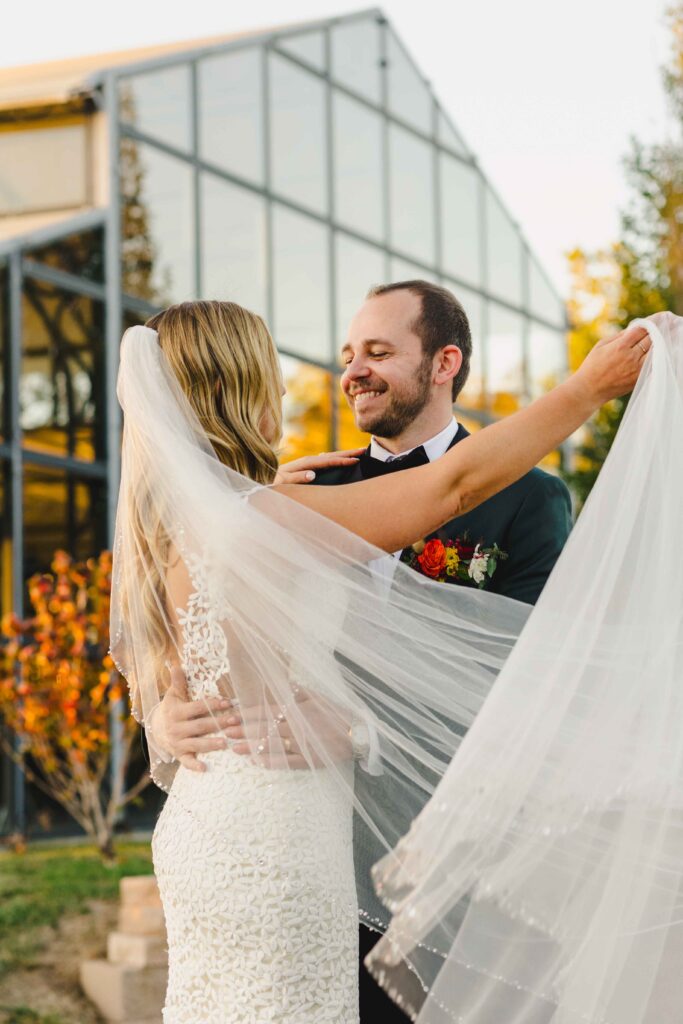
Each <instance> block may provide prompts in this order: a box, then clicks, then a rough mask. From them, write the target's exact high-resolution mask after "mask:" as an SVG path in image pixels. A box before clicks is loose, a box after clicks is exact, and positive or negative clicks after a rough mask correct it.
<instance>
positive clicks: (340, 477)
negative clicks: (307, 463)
mask: <svg viewBox="0 0 683 1024" xmlns="http://www.w3.org/2000/svg"><path fill="white" fill-rule="evenodd" d="M359 479H360V473H359V472H358V467H357V466H332V467H331V468H330V469H319V470H318V471H317V473H316V474H315V480H312V481H311V483H313V484H319V485H320V486H322V487H326V486H327V487H333V486H335V485H336V484H352V483H355V481H356V480H359Z"/></svg>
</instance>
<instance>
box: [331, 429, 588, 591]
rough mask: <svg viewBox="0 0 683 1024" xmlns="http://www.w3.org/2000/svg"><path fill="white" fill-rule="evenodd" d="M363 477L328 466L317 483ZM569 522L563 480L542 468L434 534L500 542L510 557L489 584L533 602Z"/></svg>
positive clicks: (351, 469) (484, 543)
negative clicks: (466, 536)
mask: <svg viewBox="0 0 683 1024" xmlns="http://www.w3.org/2000/svg"><path fill="white" fill-rule="evenodd" d="M468 436H469V434H468V431H467V430H465V428H464V427H463V426H460V427H459V429H458V432H457V434H456V435H455V437H454V438H453V441H452V442H451V444H450V445H449V448H452V447H453V445H456V444H458V442H459V441H462V440H463V438H465V437H468ZM368 454H369V449H368ZM397 472H400V470H398V471H397ZM362 478H363V477H362V471H361V468H360V466H351V467H342V468H339V469H328V470H324V471H323V472H321V473H318V475H317V476H316V479H315V483H317V484H321V485H323V486H324V485H334V484H347V483H354V482H356V481H358V480H362ZM571 527H572V519H571V501H570V498H569V491H568V490H567V488H566V486H565V485H564V483H563V482H562V481H561V480H559V479H558V478H557V477H554V476H551V475H550V474H549V473H545V472H543V470H541V469H532V470H531V472H530V473H527V474H526V475H525V476H523V477H522V478H521V479H520V480H518V481H517V482H516V483H514V484H511V486H510V487H506V488H505V489H504V490H503V491H500V492H499V493H498V494H495V495H494V496H493V497H492V498H489V499H488V501H484V502H482V504H481V505H479V506H478V507H477V508H475V509H474V510H473V511H472V512H467V513H466V514H465V515H464V516H457V517H456V518H455V519H452V520H451V521H450V522H449V523H446V524H445V526H442V527H441V529H440V530H437V532H436V533H434V534H431V535H430V536H431V537H439V538H440V539H441V540H442V541H446V540H457V539H458V538H461V539H462V538H463V537H464V535H465V534H467V535H468V537H469V540H470V542H471V543H472V544H477V543H481V545H482V547H492V546H493V544H497V545H498V547H499V548H502V550H503V551H505V552H507V555H508V557H507V559H505V560H501V561H500V562H499V563H498V566H497V568H496V571H495V572H494V574H493V576H492V578H491V579H490V580H487V583H486V589H487V590H490V591H492V592H493V593H495V594H503V595H505V596H506V597H513V598H515V599H516V600H517V601H525V602H526V603H527V604H535V603H536V601H537V600H538V598H539V595H540V593H541V591H542V590H543V587H544V586H545V582H546V580H547V579H548V576H549V575H550V573H551V572H552V569H553V566H554V565H555V562H556V561H557V559H558V558H559V556H560V552H561V551H562V548H563V547H564V545H565V542H566V540H567V537H568V536H569V532H570V530H571ZM446 585H447V586H448V585H450V584H446ZM464 585H466V584H464ZM473 585H474V584H473ZM453 586H463V584H453Z"/></svg>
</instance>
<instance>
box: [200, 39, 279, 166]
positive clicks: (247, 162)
mask: <svg viewBox="0 0 683 1024" xmlns="http://www.w3.org/2000/svg"><path fill="white" fill-rule="evenodd" d="M262 61H263V54H262V52H261V51H260V50H241V51H240V52H239V53H227V54H219V55H217V56H214V57H205V58H204V59H203V60H202V61H200V62H199V66H198V75H197V78H198V92H199V152H200V155H201V157H202V159H203V160H207V161H208V162H209V163H212V164H216V165H217V166H218V167H222V168H224V169H225V170H226V171H231V172H232V173H233V174H237V175H240V176H241V177H244V178H249V179H250V180H251V181H255V182H257V183H258V184H262V183H263V64H262Z"/></svg>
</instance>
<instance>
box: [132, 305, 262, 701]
mask: <svg viewBox="0 0 683 1024" xmlns="http://www.w3.org/2000/svg"><path fill="white" fill-rule="evenodd" d="M145 326H146V327H151V328H152V329H153V330H155V331H156V332H157V334H158V336H159V347H160V348H161V350H162V352H163V353H164V355H165V357H166V359H167V361H168V363H169V365H170V367H171V369H172V371H173V373H174V375H175V377H176V379H177V381H178V383H179V384H180V387H181V388H182V390H183V392H184V394H185V396H186V397H187V400H188V401H189V403H190V405H191V407H192V410H193V412H194V414H195V415H196V417H197V419H198V420H199V423H200V425H201V427H202V429H203V430H204V432H205V434H206V436H207V438H208V439H209V441H210V442H211V445H212V447H213V449H214V451H215V453H216V456H217V458H219V459H220V461H221V462H222V463H223V464H224V465H226V466H228V467H229V468H230V469H233V470H235V471H237V472H238V473H241V474H242V475H243V476H246V477H249V478H250V479H252V480H255V481H256V482H257V483H261V484H270V483H272V482H273V479H274V477H275V474H276V472H277V468H278V456H277V451H276V448H275V444H276V443H277V441H279V439H280V436H281V434H282V388H281V382H282V376H281V371H280V366H279V361H278V356H277V351H276V348H275V345H274V343H273V339H272V338H271V335H270V332H269V331H268V328H267V327H266V325H265V323H264V322H263V320H262V319H261V317H260V316H257V315H256V314H255V313H251V312H250V311H249V310H248V309H244V308H243V307H242V306H238V305H237V304H236V303H234V302H217V301H208V300H202V301H198V302H182V303H179V304H178V305H175V306H169V307H168V309H165V310H163V311H162V312H161V313H157V314H156V315H155V316H153V317H151V318H150V319H149V320H148V321H147V323H146V325H145ZM130 514H131V523H132V528H133V531H134V533H135V535H136V540H137V545H138V550H139V551H141V552H148V554H149V556H150V557H149V558H148V559H147V560H146V561H147V564H148V566H149V569H148V571H147V572H146V573H145V572H143V573H141V574H140V577H139V579H138V580H137V581H136V588H137V591H138V596H139V598H140V599H141V601H142V604H143V607H144V609H145V619H146V626H147V630H148V637H149V640H150V646H149V650H150V651H153V652H154V656H153V661H154V664H153V665H150V666H149V667H148V670H149V671H150V672H151V673H153V675H154V676H155V678H156V679H157V680H158V681H159V685H160V686H161V685H162V680H164V679H165V681H166V685H168V676H167V672H166V662H167V658H168V657H169V656H172V654H173V652H172V650H171V649H170V647H169V639H170V638H169V630H168V618H167V615H166V614H165V611H164V609H165V610H166V612H169V611H170V609H169V607H168V600H167V598H168V595H167V593H166V587H165V585H164V582H165V581H164V577H165V575H166V573H167V572H168V570H169V569H170V568H171V567H172V566H171V561H172V548H171V540H170V537H169V535H168V533H167V531H166V529H165V528H164V526H163V524H162V522H161V520H160V518H159V511H158V509H157V508H156V506H155V504H154V502H153V501H152V500H150V496H149V495H146V494H145V493H144V491H141V492H140V493H138V495H137V496H136V502H135V507H134V508H132V509H131V510H130ZM175 561H177V560H174V561H173V564H175ZM122 602H123V604H124V606H125V605H126V603H127V595H126V594H122ZM134 703H135V697H134Z"/></svg>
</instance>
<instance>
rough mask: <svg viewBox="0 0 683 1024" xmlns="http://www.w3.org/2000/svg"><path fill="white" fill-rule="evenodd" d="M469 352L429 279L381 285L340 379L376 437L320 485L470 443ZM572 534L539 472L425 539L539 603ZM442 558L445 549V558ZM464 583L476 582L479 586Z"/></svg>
mask: <svg viewBox="0 0 683 1024" xmlns="http://www.w3.org/2000/svg"><path fill="white" fill-rule="evenodd" d="M471 354H472V339H471V335H470V328H469V323H468V320H467V316H466V314H465V311H464V309H463V308H462V306H461V305H460V303H459V302H458V300H457V299H456V298H455V296H454V295H453V294H452V293H451V292H449V291H448V290H447V289H445V288H441V287H440V286H438V285H435V284H430V283H428V282H426V281H403V282H400V283H398V284H388V285H382V286H380V287H378V288H373V289H372V290H371V291H370V293H369V295H368V297H367V299H366V301H365V302H364V303H363V305H362V306H361V307H360V309H359V310H358V312H357V313H356V315H355V316H354V318H353V320H352V321H351V324H350V327H349V331H348V335H347V339H346V342H345V344H344V347H343V349H342V359H343V362H344V374H343V376H342V380H341V386H342V391H343V392H344V395H345V397H346V400H347V402H348V403H349V405H350V406H351V409H352V410H353V415H354V419H355V421H356V426H357V427H358V428H359V430H362V431H364V432H366V433H368V434H371V435H372V440H371V442H370V445H369V447H368V448H367V450H366V452H365V454H364V455H361V457H360V459H359V460H358V463H357V465H355V466H351V467H344V468H341V469H328V470H324V471H323V472H321V473H319V474H318V475H317V477H316V479H315V481H314V482H315V483H317V484H322V485H334V484H345V483H352V482H354V481H356V480H363V479H367V478H368V477H372V476H377V475H379V474H382V473H393V472H400V471H401V470H402V469H408V468H409V467H411V466H418V465H421V464H422V463H425V462H432V461H433V460H434V459H438V458H439V457H440V456H441V455H443V454H445V452H447V451H448V450H449V449H450V448H452V447H453V446H454V445H456V444H458V443H459V442H460V441H462V440H463V438H465V437H467V436H468V431H467V430H466V429H465V428H464V427H463V426H462V424H459V423H458V422H457V421H456V420H455V419H454V418H453V403H454V402H455V401H456V400H457V398H458V395H459V394H460V392H461V391H462V388H463V387H464V385H465V382H466V380H467V377H468V374H469V366H470V358H471ZM570 529H571V503H570V499H569V492H568V490H567V488H566V487H565V485H564V484H563V483H562V481H561V480H559V479H557V477H553V476H550V474H548V473H545V472H543V471H542V470H540V469H533V470H532V471H531V472H530V473H527V475H526V476H524V477H522V479H521V480H518V481H517V483H515V484H512V485H511V486H510V487H507V488H506V489H505V490H503V491H500V492H499V493H498V494H496V495H494V497H492V498H489V499H488V501H485V502H483V503H482V504H481V505H479V506H478V507H477V508H476V509H474V510H473V511H472V512H468V513H466V514H465V515H463V516H458V517H457V518H455V519H452V520H451V521H450V522H449V523H446V524H445V525H444V526H442V527H441V529H439V530H437V532H436V533H435V534H432V535H431V537H428V538H424V539H425V540H426V541H429V540H431V539H434V540H437V539H438V540H440V541H442V543H443V544H444V545H446V544H447V543H448V542H455V541H463V542H464V543H463V544H461V545H459V548H458V549H459V550H460V551H464V552H466V553H469V552H471V549H472V547H473V546H476V545H477V544H480V545H481V548H482V549H484V550H486V549H492V548H493V546H494V545H497V547H498V548H500V549H501V551H502V552H503V553H504V554H505V555H506V556H507V557H505V558H503V557H501V558H500V560H499V561H498V562H497V564H496V566H495V568H494V570H493V573H492V575H491V576H488V575H486V577H485V580H484V581H482V582H484V585H485V587H486V589H487V590H491V591H493V592H494V593H497V594H504V595H505V596H507V597H512V598H515V599H516V600H518V601H525V602H526V603H528V604H535V603H536V601H537V600H538V597H539V595H540V593H541V591H542V589H543V586H544V585H545V582H546V580H547V579H548V576H549V575H550V573H551V571H552V568H553V566H554V565H555V562H556V561H557V559H558V557H559V555H560V552H561V551H562V548H563V547H564V544H565V541H566V540H567V537H568V536H569V531H570ZM417 539H418V538H416V540H417ZM420 546H421V545H420ZM429 550H430V549H425V551H424V552H423V556H424V555H428V554H429ZM440 552H441V549H440V548H437V550H436V552H435V554H436V555H437V557H438V555H439V553H440ZM395 555H396V557H400V558H401V559H402V560H410V561H411V564H413V565H415V566H416V568H417V569H418V571H421V572H423V573H425V574H426V575H432V574H433V572H434V570H435V568H438V566H434V565H433V564H430V561H429V559H425V558H424V557H423V562H424V566H423V565H421V564H420V563H419V562H417V560H416V559H415V558H414V557H411V556H412V555H413V553H412V552H411V550H410V549H407V550H406V551H405V552H396V553H395ZM470 564H471V562H470ZM446 579H447V580H448V579H449V577H448V576H446ZM450 579H453V580H454V582H453V583H446V584H445V585H447V586H448V585H452V586H459V585H463V583H462V582H461V580H460V578H459V577H450ZM464 585H470V586H474V585H476V583H475V580H474V579H472V580H471V581H470V582H467V583H465V584H464ZM378 937H379V936H378V935H377V933H376V932H373V931H371V930H370V929H369V928H366V927H364V926H363V925H361V928H360V955H361V964H360V1019H361V1024H374V1022H375V1021H380V1020H381V1021H382V1022H383V1024H392V1022H395V1024H399V1022H401V1021H403V1022H405V1019H406V1018H405V1016H404V1015H403V1013H402V1012H401V1011H400V1010H399V1009H398V1008H397V1006H396V1004H395V1003H394V1002H393V1001H392V1000H390V999H389V997H388V996H386V995H385V994H384V992H383V990H381V989H380V988H379V987H378V986H377V985H376V984H375V982H374V981H373V980H372V978H371V977H370V975H369V974H368V972H367V970H366V969H365V967H364V965H363V960H364V958H365V957H366V956H367V954H368V953H369V952H370V950H371V949H372V947H373V946H374V944H375V942H376V941H377V939H378Z"/></svg>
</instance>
